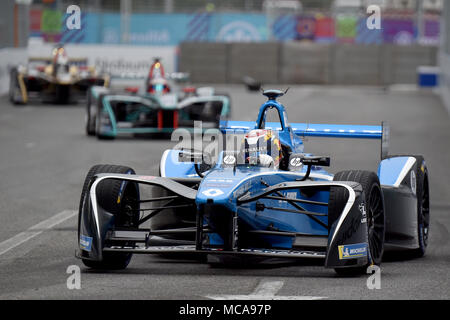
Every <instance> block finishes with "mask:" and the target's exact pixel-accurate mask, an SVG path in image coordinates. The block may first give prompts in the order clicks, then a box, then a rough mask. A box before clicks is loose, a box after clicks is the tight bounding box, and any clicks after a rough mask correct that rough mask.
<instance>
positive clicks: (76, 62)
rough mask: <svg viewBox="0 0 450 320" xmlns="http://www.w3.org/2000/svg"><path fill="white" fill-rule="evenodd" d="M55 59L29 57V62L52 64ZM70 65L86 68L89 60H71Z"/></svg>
mask: <svg viewBox="0 0 450 320" xmlns="http://www.w3.org/2000/svg"><path fill="white" fill-rule="evenodd" d="M52 61H53V59H52V58H51V57H29V58H28V62H29V63H31V62H38V63H52ZM69 64H70V65H76V66H86V65H87V64H88V59H87V58H69Z"/></svg>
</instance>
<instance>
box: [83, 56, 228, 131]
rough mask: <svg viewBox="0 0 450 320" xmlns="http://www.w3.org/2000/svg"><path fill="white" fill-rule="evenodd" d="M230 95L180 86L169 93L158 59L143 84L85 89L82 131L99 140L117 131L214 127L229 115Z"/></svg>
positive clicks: (207, 89)
mask: <svg viewBox="0 0 450 320" xmlns="http://www.w3.org/2000/svg"><path fill="white" fill-rule="evenodd" d="M230 104H231V103H230V98H229V96H228V95H226V94H217V93H216V92H215V90H214V88H212V87H201V88H195V87H184V88H182V89H181V88H180V89H179V90H176V92H172V89H171V86H169V84H168V80H167V78H166V77H165V75H164V70H163V68H162V65H161V63H160V62H159V60H155V62H154V63H153V65H152V67H151V69H150V73H149V76H148V78H147V80H146V82H145V85H144V87H142V88H139V87H127V88H125V90H120V91H114V90H111V89H109V88H105V87H100V86H94V87H91V88H90V89H89V91H88V96H87V115H86V133H87V135H92V136H94V135H96V136H97V137H98V138H100V139H113V138H115V137H116V136H117V135H119V134H135V135H141V134H155V133H163V134H164V133H166V134H168V133H171V132H172V131H173V130H175V129H177V128H180V127H183V128H191V127H194V121H202V127H203V128H216V127H218V126H219V121H220V119H228V118H229V116H230V114H231V105H230Z"/></svg>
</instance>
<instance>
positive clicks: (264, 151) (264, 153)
mask: <svg viewBox="0 0 450 320" xmlns="http://www.w3.org/2000/svg"><path fill="white" fill-rule="evenodd" d="M244 145H245V147H244V160H245V163H248V164H254V165H256V164H257V165H261V166H264V167H274V168H278V167H279V165H280V161H281V157H282V153H281V143H280V140H279V139H278V136H277V134H276V133H275V132H274V131H272V130H268V129H255V130H251V131H250V132H248V133H247V134H246V135H245V138H244Z"/></svg>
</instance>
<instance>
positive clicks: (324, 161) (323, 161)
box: [302, 156, 330, 167]
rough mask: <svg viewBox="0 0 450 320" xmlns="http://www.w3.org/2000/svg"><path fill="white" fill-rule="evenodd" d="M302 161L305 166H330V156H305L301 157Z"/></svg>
mask: <svg viewBox="0 0 450 320" xmlns="http://www.w3.org/2000/svg"><path fill="white" fill-rule="evenodd" d="M302 163H303V164H304V165H307V166H322V167H329V166H330V157H321V156H315V157H310V156H306V157H303V158H302Z"/></svg>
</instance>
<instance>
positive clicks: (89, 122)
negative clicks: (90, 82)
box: [86, 88, 96, 136]
mask: <svg viewBox="0 0 450 320" xmlns="http://www.w3.org/2000/svg"><path fill="white" fill-rule="evenodd" d="M86 100H87V107H86V134H87V135H88V136H95V121H96V113H95V115H92V110H91V109H92V106H91V103H92V93H91V88H89V89H88V90H87V97H86Z"/></svg>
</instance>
